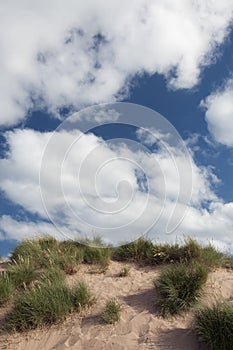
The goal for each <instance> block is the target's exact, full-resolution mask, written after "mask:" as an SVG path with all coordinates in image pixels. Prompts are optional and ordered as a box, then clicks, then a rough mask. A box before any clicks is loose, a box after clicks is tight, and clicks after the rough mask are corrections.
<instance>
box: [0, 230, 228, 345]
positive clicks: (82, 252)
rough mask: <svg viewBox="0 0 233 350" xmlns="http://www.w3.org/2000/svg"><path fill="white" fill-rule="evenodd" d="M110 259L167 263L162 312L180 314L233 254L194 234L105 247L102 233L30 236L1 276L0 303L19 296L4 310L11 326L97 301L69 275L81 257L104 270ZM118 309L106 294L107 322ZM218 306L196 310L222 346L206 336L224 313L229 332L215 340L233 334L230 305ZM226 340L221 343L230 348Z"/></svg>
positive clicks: (52, 319)
mask: <svg viewBox="0 0 233 350" xmlns="http://www.w3.org/2000/svg"><path fill="white" fill-rule="evenodd" d="M85 244H88V245H85ZM110 259H114V260H117V261H124V262H135V263H140V264H145V265H152V266H156V265H163V269H162V271H161V273H160V276H159V278H158V280H156V281H155V282H154V284H155V287H156V289H157V290H158V294H159V304H160V307H161V311H162V314H163V315H164V316H169V315H175V314H179V313H180V312H182V311H185V310H188V309H189V308H190V307H191V306H192V305H193V304H195V303H196V302H197V300H198V297H199V296H200V293H201V291H202V287H203V285H204V283H205V282H206V279H207V274H208V271H209V270H210V269H211V268H213V267H221V266H226V267H228V268H232V267H233V258H232V257H228V256H226V255H224V254H223V253H221V252H219V251H217V250H216V249H215V248H214V247H213V246H211V245H208V246H201V245H200V244H198V243H197V242H196V241H195V240H193V239H191V238H187V239H185V240H184V242H183V244H178V243H175V244H156V243H154V242H152V241H150V240H148V239H145V238H140V239H138V240H136V241H134V242H132V243H128V244H125V245H122V246H120V247H118V248H112V247H109V246H108V247H106V246H105V247H103V244H102V242H101V240H100V239H99V238H95V239H94V240H93V241H91V240H83V241H82V242H76V241H58V240H56V239H55V238H53V237H50V236H46V237H39V238H37V239H35V240H26V241H23V242H22V243H20V244H19V245H18V246H17V247H16V248H15V250H14V251H13V252H12V255H11V261H10V263H9V264H8V267H7V271H6V274H5V275H4V276H0V306H1V305H5V303H7V302H8V301H9V300H10V299H11V297H12V296H13V295H14V296H15V297H14V298H15V300H14V304H13V307H12V309H11V310H10V311H9V313H8V314H7V316H6V322H7V327H8V329H9V330H16V331H24V330H28V329H33V328H36V327H40V326H44V325H48V324H52V323H56V322H60V321H62V320H63V319H64V318H66V317H67V315H68V314H70V313H71V312H73V311H77V312H80V311H81V310H82V309H83V308H86V307H88V306H90V305H91V304H93V303H94V301H95V299H94V298H93V297H92V296H91V293H90V291H89V289H88V288H87V286H86V285H85V283H84V282H78V283H77V284H75V285H74V286H73V287H71V288H70V287H68V286H67V284H66V280H65V275H66V274H73V273H75V272H77V271H78V268H79V265H80V264H81V263H85V264H90V265H93V267H98V268H100V271H101V272H103V271H106V269H107V267H108V265H109V262H110ZM129 272H130V269H129V266H127V265H125V266H124V267H123V268H122V269H121V271H120V272H119V276H120V277H125V276H128V275H129ZM15 290H18V295H17V294H16V293H14V291H15ZM218 308H219V307H218ZM120 311H121V307H120V305H119V304H118V302H117V301H116V300H114V299H110V300H108V301H107V303H106V306H105V309H104V312H103V314H102V318H103V320H104V322H105V323H115V322H117V321H119V319H120ZM220 311H221V312H220ZM220 311H219V309H217V307H216V308H215V309H213V310H209V309H203V310H202V311H200V312H199V313H198V314H197V316H196V319H197V322H196V329H197V332H198V334H200V335H202V337H203V339H204V340H205V341H206V342H207V343H209V344H210V346H212V348H211V349H213V350H215V349H217V348H218V347H217V345H215V343H214V341H215V340H214V341H213V343H210V341H209V340H208V339H209V338H208V336H209V337H211V336H212V335H211V334H212V333H211V332H213V333H215V328H216V329H217V327H218V324H219V323H218V322H220V320H221V317H222V320H223V321H222V324H223V325H224V327H225V330H226V332H228V333H224V332H225V331H224V332H223V333H221V334H219V333H217V332H216V344H220V343H218V342H219V341H222V340H221V339H222V338H221V337H226V336H227V337H228V338H230V337H232V333H231V332H230V331H228V330H229V329H232V318H231V317H232V316H231V315H232V314H231V312H232V311H231V309H230V308H227V309H224V310H222V309H221V310H220ZM226 334H227V335H226ZM219 339H220V340H219ZM230 339H231V338H230ZM227 344H228V343H227V342H226V346H225V348H221V349H223V350H228V349H230V348H229V347H227V346H228V345H227ZM214 346H215V347H214Z"/></svg>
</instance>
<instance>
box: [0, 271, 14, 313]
mask: <svg viewBox="0 0 233 350" xmlns="http://www.w3.org/2000/svg"><path fill="white" fill-rule="evenodd" d="M14 291H15V286H14V283H13V282H12V281H11V279H10V278H9V276H8V275H3V276H0V307H1V306H4V305H5V304H6V303H7V302H8V301H9V300H10V299H11V298H12V296H13V293H14Z"/></svg>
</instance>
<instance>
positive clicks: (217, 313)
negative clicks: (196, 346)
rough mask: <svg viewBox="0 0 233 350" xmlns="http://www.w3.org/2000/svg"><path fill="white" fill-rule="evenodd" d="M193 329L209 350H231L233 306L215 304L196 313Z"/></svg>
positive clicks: (232, 343) (232, 340)
mask: <svg viewBox="0 0 233 350" xmlns="http://www.w3.org/2000/svg"><path fill="white" fill-rule="evenodd" d="M195 328H196V331H197V334H198V335H199V336H200V338H201V340H203V341H204V342H206V343H207V344H208V346H209V347H210V349H211V350H232V349H233V304H230V303H229V304H222V305H220V304H216V305H214V306H213V307H205V308H203V309H201V310H199V311H197V313H196V325H195Z"/></svg>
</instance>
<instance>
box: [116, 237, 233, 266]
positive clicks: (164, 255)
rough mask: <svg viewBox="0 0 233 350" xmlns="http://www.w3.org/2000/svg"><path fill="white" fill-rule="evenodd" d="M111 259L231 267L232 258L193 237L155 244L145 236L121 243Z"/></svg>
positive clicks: (232, 264) (147, 263) (144, 262)
mask: <svg viewBox="0 0 233 350" xmlns="http://www.w3.org/2000/svg"><path fill="white" fill-rule="evenodd" d="M112 259H113V260H117V261H128V262H135V263H141V264H145V265H161V264H176V263H186V264H189V263H191V264H192V263H193V262H200V263H202V264H203V265H205V266H206V267H208V268H209V269H211V268H212V267H225V265H226V264H227V265H228V266H229V267H230V268H231V267H233V259H232V258H230V257H227V256H226V255H225V254H223V253H221V252H219V251H218V250H217V249H216V248H215V247H213V246H212V245H211V244H208V245H207V246H202V245H200V244H199V243H198V242H197V241H196V240H195V239H192V238H190V237H186V238H185V239H184V241H183V242H181V243H175V244H169V243H167V244H166V243H164V244H157V243H154V242H152V241H150V240H148V239H146V238H143V237H141V238H139V239H138V240H136V241H134V242H131V243H127V244H123V245H121V246H119V247H117V248H116V249H114V250H113V253H112Z"/></svg>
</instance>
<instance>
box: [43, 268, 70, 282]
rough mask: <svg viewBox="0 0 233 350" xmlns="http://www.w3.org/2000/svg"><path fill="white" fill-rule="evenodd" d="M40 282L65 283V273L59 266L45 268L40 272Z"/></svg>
mask: <svg viewBox="0 0 233 350" xmlns="http://www.w3.org/2000/svg"><path fill="white" fill-rule="evenodd" d="M39 281H40V283H48V281H50V283H65V273H64V272H63V271H62V270H60V269H59V268H57V267H55V268H49V269H44V270H43V271H42V272H41V273H40V278H39Z"/></svg>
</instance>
